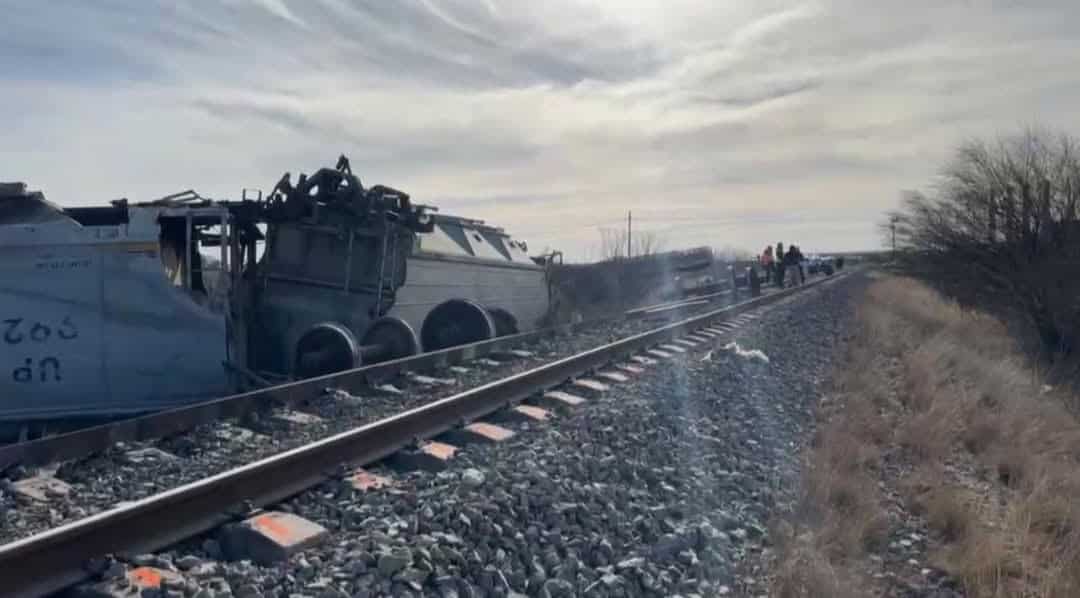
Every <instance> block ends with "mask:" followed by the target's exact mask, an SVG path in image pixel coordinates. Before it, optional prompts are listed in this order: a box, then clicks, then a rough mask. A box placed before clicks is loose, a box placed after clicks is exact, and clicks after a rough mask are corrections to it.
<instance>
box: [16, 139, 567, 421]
mask: <svg viewBox="0 0 1080 598" xmlns="http://www.w3.org/2000/svg"><path fill="white" fill-rule="evenodd" d="M549 293H550V289H549V285H548V276H547V271H546V268H545V266H544V265H543V264H542V260H534V259H532V258H530V257H529V256H528V253H527V247H526V245H525V243H523V242H521V241H518V240H516V239H513V238H511V237H510V236H509V235H507V234H506V233H505V232H504V231H503V230H501V229H499V228H495V227H492V226H488V225H486V224H484V223H483V222H480V221H475V220H469V219H465V218H458V217H453V216H446V215H441V214H438V213H434V210H433V209H432V208H428V207H426V206H419V205H415V204H413V203H411V201H410V198H409V196H408V195H407V194H405V193H402V192H400V191H397V190H395V189H391V188H388V187H383V186H378V185H377V186H374V187H371V188H364V187H363V186H362V185H361V183H360V180H359V178H358V177H356V176H355V175H353V174H352V172H351V169H350V168H349V164H348V161H347V160H346V159H345V158H344V157H342V159H341V160H340V161H339V163H338V166H337V167H336V168H333V169H330V168H324V169H321V170H319V171H317V172H316V173H314V174H312V175H311V176H303V175H301V176H300V178H299V179H298V181H297V182H296V183H295V185H294V184H293V183H292V182H291V180H290V177H289V175H288V174H286V175H285V177H283V178H282V180H281V181H280V182H279V183H278V185H277V186H276V187H275V188H274V190H273V192H272V193H270V194H269V195H267V196H266V197H265V198H263V197H262V195H261V194H259V196H258V197H257V198H254V199H248V198H247V197H245V198H244V199H243V200H241V201H232V202H218V201H210V200H206V199H203V198H201V197H199V196H198V195H197V194H194V193H193V192H185V193H183V194H177V195H174V196H170V197H167V198H163V199H161V200H157V201H153V202H148V203H139V204H129V203H128V202H126V201H124V200H120V201H117V202H113V204H112V205H109V206H103V207H91V208H61V207H58V206H56V205H54V204H52V203H50V202H48V201H47V200H46V199H45V198H44V197H43V196H42V195H41V194H40V193H36V192H27V191H26V189H25V186H24V185H22V184H10V183H9V184H0V396H2V397H3V400H2V401H0V424H5V423H6V424H8V427H9V428H10V427H11V425H16V426H24V425H25V422H30V421H42V420H48V421H50V422H57V421H58V420H71V419H72V418H87V417H99V418H100V417H116V416H122V415H127V414H133V413H139V412H147V411H154V410H159V409H163V408H168V407H173V406H176V405H179V404H183V403H186V402H191V401H196V400H201V399H207V398H212V397H215V396H219V395H223V394H227V393H228V392H232V391H236V390H240V389H242V388H243V387H244V385H245V384H247V383H250V382H251V381H253V380H262V381H265V380H267V379H270V380H284V379H295V378H304V377H311V376H316V375H321V374H326V373H331V372H335V371H340V370H344V369H350V368H353V367H357V366H359V365H361V364H364V363H371V362H377V361H382V360H387V359H394V358H400V357H404V356H408V355H412V354H414V353H417V352H420V351H430V350H435V349H441V348H444V347H448V346H453V345H458V344H464V343H469V342H475V341H479V340H484V339H488V338H492V337H494V336H497V335H503V334H510V333H514V332H518V331H527V330H530V329H534V328H536V327H537V326H539V325H540V323H541V322H542V321H543V319H544V318H545V317H546V315H547V313H548V308H549V303H550V296H549ZM24 429H25V428H24Z"/></svg>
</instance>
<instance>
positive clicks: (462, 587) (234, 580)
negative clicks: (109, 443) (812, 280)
mask: <svg viewBox="0 0 1080 598" xmlns="http://www.w3.org/2000/svg"><path fill="white" fill-rule="evenodd" d="M859 279H860V277H859V276H858V275H854V276H849V277H847V278H846V279H844V280H840V281H837V282H835V283H830V284H827V285H824V286H823V287H820V288H817V289H812V290H809V291H808V292H807V293H806V294H805V295H801V296H795V297H792V298H790V299H787V300H785V301H783V302H782V303H779V304H775V305H773V306H771V307H769V308H768V309H767V310H765V311H763V312H762V317H761V318H760V319H758V320H756V321H752V322H748V323H746V324H743V325H742V326H740V328H738V329H736V330H735V331H734V332H733V333H731V334H730V335H725V336H724V337H723V338H719V339H716V340H715V341H714V342H713V343H712V344H713V346H712V347H711V348H709V347H704V346H703V347H701V348H698V349H694V350H692V351H690V352H688V353H686V354H684V355H680V356H677V357H676V358H674V359H672V360H670V361H665V362H663V363H659V364H656V365H653V366H651V367H649V368H648V369H647V372H646V373H645V374H643V375H641V376H638V377H636V378H634V379H632V381H631V382H629V383H625V384H618V385H615V386H614V387H613V388H612V389H611V390H610V391H609V392H608V393H606V394H605V395H603V396H602V397H599V398H594V399H591V400H589V402H588V403H586V404H584V405H581V406H579V407H577V408H575V409H574V410H573V411H570V412H565V413H561V414H560V415H559V416H558V417H556V418H555V419H554V420H553V421H550V422H547V423H542V424H538V423H530V424H524V423H513V424H507V425H509V426H510V427H512V428H513V429H514V431H515V432H517V434H516V435H515V436H514V437H513V438H512V439H510V440H508V441H505V442H502V443H498V444H493V445H470V446H468V447H467V448H465V449H464V450H463V451H462V452H461V454H460V455H459V456H458V457H457V458H455V459H454V460H453V461H452V462H451V464H450V465H449V468H448V469H447V470H445V471H441V472H423V471H415V472H398V471H392V470H388V469H380V468H376V473H379V474H381V475H385V476H387V477H389V478H391V479H393V480H394V486H393V487H392V488H389V489H383V490H377V491H369V492H364V493H361V492H357V491H354V490H353V489H352V488H351V487H349V486H347V485H345V484H344V483H333V484H327V485H324V486H323V487H321V488H318V489H315V490H312V491H309V492H306V493H303V494H302V495H300V496H298V497H296V498H295V499H293V500H291V501H289V502H288V503H286V504H283V505H279V506H278V508H279V509H281V510H286V511H289V512H294V513H296V514H298V515H300V516H303V517H305V518H308V519H310V520H312V521H314V522H317V523H319V524H321V525H323V526H325V527H327V528H328V529H329V530H330V531H331V533H330V535H329V537H328V539H327V540H325V541H324V542H323V543H322V544H320V545H318V546H316V547H313V548H310V549H308V550H306V551H305V552H303V553H302V554H301V555H299V556H297V557H294V558H293V559H292V560H290V561H288V562H285V563H280V564H278V565H276V566H259V565H255V564H252V563H249V562H244V561H241V562H220V561H219V559H220V558H221V547H220V544H219V542H218V541H217V538H216V536H215V535H214V534H211V535H208V536H206V537H202V538H197V539H193V540H191V541H189V542H187V543H185V544H184V545H182V546H178V547H175V548H174V549H173V550H171V551H169V552H166V553H163V554H161V555H156V556H148V557H145V559H144V561H146V562H153V563H154V564H156V565H158V566H163V567H166V568H176V569H180V570H182V571H183V574H184V576H185V577H186V579H187V582H186V584H185V585H184V587H181V588H177V589H176V590H175V592H176V595H182V594H187V595H198V596H201V597H203V598H208V597H212V596H230V595H231V596H261V595H265V596H319V597H332V596H444V597H451V596H463V597H465V596H515V595H528V596H552V597H554V596H579V595H580V596H676V595H682V596H694V595H699V596H724V595H763V594H765V593H766V588H765V585H764V574H763V573H762V572H761V570H760V568H759V562H760V560H761V559H760V557H761V555H762V552H763V551H764V550H766V549H767V546H768V537H767V532H766V525H767V522H768V521H769V519H770V517H771V514H772V513H773V512H774V511H775V510H776V509H778V508H781V507H782V506H783V505H786V504H789V503H790V502H791V501H792V500H793V498H794V496H793V493H794V492H795V488H797V486H798V484H797V475H798V466H799V464H798V462H797V458H798V457H797V456H798V454H799V449H800V446H801V444H802V443H803V441H804V440H805V439H806V438H807V437H808V434H809V431H810V430H809V427H810V426H811V425H812V408H813V405H814V403H815V401H816V400H817V397H818V385H819V384H820V382H821V381H822V380H823V379H824V378H825V376H826V374H827V372H828V369H829V368H830V366H831V359H832V357H833V348H834V346H835V345H836V343H837V340H838V338H840V337H841V335H842V334H843V329H844V326H845V323H846V321H847V316H848V314H847V313H846V306H847V302H846V301H845V298H846V296H847V294H848V293H849V292H850V290H851V288H852V286H853V285H858V284H861V283H860V281H859ZM729 341H735V342H737V343H738V349H739V350H736V349H735V348H734V347H732V348H729V349H724V348H722V347H724V346H725V345H726V344H727V343H728V342H729ZM755 350H757V351H760V352H761V354H757V353H754V351H755ZM706 355H708V357H707V358H706ZM762 357H764V359H763V358H762ZM147 559H150V560H147Z"/></svg>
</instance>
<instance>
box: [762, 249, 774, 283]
mask: <svg viewBox="0 0 1080 598" xmlns="http://www.w3.org/2000/svg"><path fill="white" fill-rule="evenodd" d="M761 269H762V270H764V271H765V284H768V283H769V281H771V280H772V272H773V254H772V245H769V246H767V247H765V253H762V254H761Z"/></svg>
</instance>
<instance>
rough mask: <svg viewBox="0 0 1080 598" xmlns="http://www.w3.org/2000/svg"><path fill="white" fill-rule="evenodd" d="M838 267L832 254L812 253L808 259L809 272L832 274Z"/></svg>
mask: <svg viewBox="0 0 1080 598" xmlns="http://www.w3.org/2000/svg"><path fill="white" fill-rule="evenodd" d="M835 269H836V262H835V260H834V259H833V258H832V257H830V256H822V255H812V256H810V257H809V258H808V259H807V260H806V273H807V274H824V275H826V276H831V275H832V273H833V272H834V271H835Z"/></svg>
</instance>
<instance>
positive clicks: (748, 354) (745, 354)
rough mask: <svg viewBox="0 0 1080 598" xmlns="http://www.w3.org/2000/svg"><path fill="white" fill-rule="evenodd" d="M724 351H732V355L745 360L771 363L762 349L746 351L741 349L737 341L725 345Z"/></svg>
mask: <svg viewBox="0 0 1080 598" xmlns="http://www.w3.org/2000/svg"><path fill="white" fill-rule="evenodd" d="M723 349H724V350H725V351H731V352H732V353H734V354H736V355H738V356H739V357H742V358H744V359H757V360H759V361H761V362H762V363H769V356H768V355H766V354H765V353H764V352H762V351H761V349H750V350H746V349H743V348H742V347H740V346H739V343H737V342H735V341H731V342H730V343H728V344H726V345H724V347H723Z"/></svg>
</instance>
